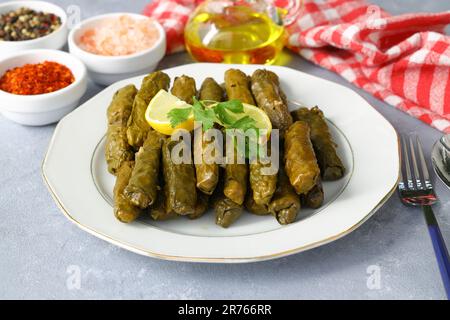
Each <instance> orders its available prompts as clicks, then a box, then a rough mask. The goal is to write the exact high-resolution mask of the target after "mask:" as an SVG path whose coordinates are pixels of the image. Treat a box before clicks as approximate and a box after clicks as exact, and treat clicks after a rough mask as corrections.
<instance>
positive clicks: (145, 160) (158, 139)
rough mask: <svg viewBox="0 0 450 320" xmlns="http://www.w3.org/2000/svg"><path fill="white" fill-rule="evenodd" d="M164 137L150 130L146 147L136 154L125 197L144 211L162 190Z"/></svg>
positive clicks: (145, 143)
mask: <svg viewBox="0 0 450 320" xmlns="http://www.w3.org/2000/svg"><path fill="white" fill-rule="evenodd" d="M163 140H164V136H163V135H162V134H160V133H159V132H157V131H155V130H150V131H149V132H148V134H147V139H146V140H145V142H144V145H143V146H142V147H141V148H140V149H139V151H138V152H137V153H136V159H135V165H134V169H133V173H132V175H131V178H130V182H129V183H128V186H127V187H126V188H125V196H126V197H127V198H128V199H129V200H130V201H131V202H132V203H133V204H134V205H135V206H137V207H140V208H142V209H145V208H147V207H148V206H150V205H152V204H153V203H154V202H155V201H156V198H157V193H158V191H159V190H160V189H161V188H160V186H159V181H158V180H159V169H160V158H161V148H162V143H163Z"/></svg>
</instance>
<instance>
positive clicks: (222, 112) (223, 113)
mask: <svg viewBox="0 0 450 320" xmlns="http://www.w3.org/2000/svg"><path fill="white" fill-rule="evenodd" d="M213 110H214V113H215V115H216V117H217V119H219V121H220V122H221V124H222V125H223V126H224V127H226V128H227V127H229V126H231V125H232V124H233V123H235V122H236V119H235V117H233V116H231V115H230V114H229V113H228V111H227V109H226V108H225V106H224V105H223V104H222V103H218V104H216V105H215V106H214V107H213Z"/></svg>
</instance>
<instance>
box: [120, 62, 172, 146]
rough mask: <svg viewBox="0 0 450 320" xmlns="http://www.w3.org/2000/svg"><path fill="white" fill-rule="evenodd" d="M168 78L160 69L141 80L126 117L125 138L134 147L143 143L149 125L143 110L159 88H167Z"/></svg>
mask: <svg viewBox="0 0 450 320" xmlns="http://www.w3.org/2000/svg"><path fill="white" fill-rule="evenodd" d="M169 84H170V78H169V76H168V75H167V74H165V73H164V72H161V71H156V72H153V73H151V74H149V75H148V76H146V77H145V78H144V80H142V85H141V88H140V89H139V91H138V92H137V94H136V97H135V98H134V102H133V109H132V112H131V116H130V118H129V119H128V129H127V138H128V143H129V144H130V145H131V146H132V147H133V148H134V149H135V150H139V148H140V147H141V146H142V145H143V144H144V141H145V138H147V133H148V131H149V130H150V125H149V124H148V123H147V121H146V120H145V111H146V110H147V106H148V104H149V102H150V100H152V99H153V97H154V96H155V95H156V94H157V93H158V92H159V90H162V89H164V90H168V89H169Z"/></svg>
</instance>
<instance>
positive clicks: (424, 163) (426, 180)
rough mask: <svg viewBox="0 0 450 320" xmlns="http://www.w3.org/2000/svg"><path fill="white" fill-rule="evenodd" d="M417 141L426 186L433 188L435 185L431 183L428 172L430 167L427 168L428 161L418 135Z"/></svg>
mask: <svg viewBox="0 0 450 320" xmlns="http://www.w3.org/2000/svg"><path fill="white" fill-rule="evenodd" d="M416 142H417V151H418V152H419V161H420V166H421V169H422V174H423V181H424V183H425V187H426V188H427V189H432V188H433V185H432V184H431V181H430V174H429V173H428V168H427V163H426V162H425V157H424V155H423V148H422V143H421V142H420V139H419V137H418V136H416Z"/></svg>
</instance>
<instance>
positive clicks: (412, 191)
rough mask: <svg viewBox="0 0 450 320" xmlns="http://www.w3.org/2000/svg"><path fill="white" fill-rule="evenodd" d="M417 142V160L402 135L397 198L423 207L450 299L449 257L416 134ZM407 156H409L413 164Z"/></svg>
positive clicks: (435, 199)
mask: <svg viewBox="0 0 450 320" xmlns="http://www.w3.org/2000/svg"><path fill="white" fill-rule="evenodd" d="M416 144H417V148H416V149H417V153H418V159H417V157H416V151H415V148H414V143H413V139H412V138H411V137H409V139H408V141H407V139H406V137H402V159H403V165H402V166H403V169H400V180H399V184H398V191H399V195H400V199H401V200H402V202H403V203H404V204H405V205H412V206H420V207H422V209H423V213H424V215H425V220H426V222H427V225H428V232H429V233H430V236H431V241H432V243H433V248H434V253H435V255H436V258H437V261H438V265H439V270H440V272H441V277H442V281H443V282H444V288H445V291H446V293H447V298H448V299H450V257H449V253H448V250H447V247H446V246H445V241H444V238H443V237H442V233H441V230H440V229H439V225H438V223H437V220H436V217H435V216H434V213H433V210H432V209H431V206H432V205H433V204H434V203H436V202H437V201H438V198H437V196H436V194H435V192H434V189H433V185H432V183H431V180H430V175H429V173H428V168H427V164H426V162H425V157H424V155H423V149H422V144H421V143H420V140H419V138H418V137H417V136H416ZM408 149H409V150H408ZM410 157H411V159H412V165H411V161H410ZM418 163H420V169H421V170H420V171H421V172H422V174H421V173H420V172H419V165H418ZM402 170H403V171H404V173H405V174H406V180H405V179H404V176H403V172H402Z"/></svg>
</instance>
